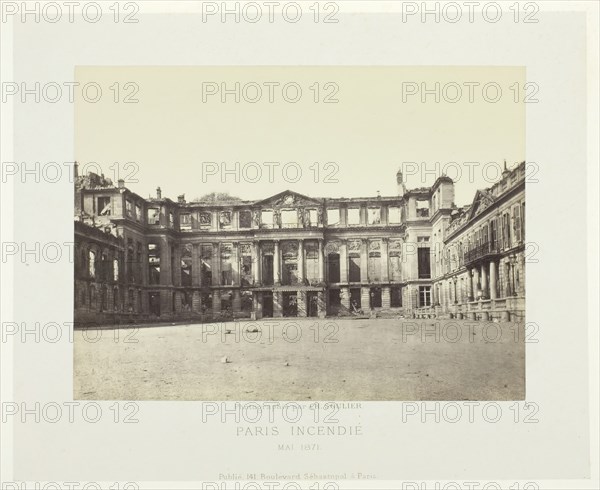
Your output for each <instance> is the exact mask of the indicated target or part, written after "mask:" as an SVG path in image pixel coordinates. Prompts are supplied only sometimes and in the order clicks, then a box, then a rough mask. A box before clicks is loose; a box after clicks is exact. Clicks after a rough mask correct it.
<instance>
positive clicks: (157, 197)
mask: <svg viewBox="0 0 600 490" xmlns="http://www.w3.org/2000/svg"><path fill="white" fill-rule="evenodd" d="M156 199H162V192H161V190H160V187H157V188H156Z"/></svg>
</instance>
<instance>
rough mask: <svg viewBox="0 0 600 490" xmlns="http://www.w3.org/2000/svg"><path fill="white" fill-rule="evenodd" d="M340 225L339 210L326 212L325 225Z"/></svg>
mask: <svg viewBox="0 0 600 490" xmlns="http://www.w3.org/2000/svg"><path fill="white" fill-rule="evenodd" d="M339 224H340V210H339V208H335V209H328V210H327V225H329V226H337V225H339Z"/></svg>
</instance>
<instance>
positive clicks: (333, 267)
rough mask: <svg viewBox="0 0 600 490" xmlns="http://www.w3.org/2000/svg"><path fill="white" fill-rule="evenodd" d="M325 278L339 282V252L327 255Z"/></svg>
mask: <svg viewBox="0 0 600 490" xmlns="http://www.w3.org/2000/svg"><path fill="white" fill-rule="evenodd" d="M327 280H328V281H329V282H333V283H337V282H340V254H337V253H330V254H328V255H327Z"/></svg>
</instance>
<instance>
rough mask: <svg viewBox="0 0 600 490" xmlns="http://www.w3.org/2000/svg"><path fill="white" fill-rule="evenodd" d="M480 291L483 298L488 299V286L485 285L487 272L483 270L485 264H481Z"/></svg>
mask: <svg viewBox="0 0 600 490" xmlns="http://www.w3.org/2000/svg"><path fill="white" fill-rule="evenodd" d="M481 291H482V292H483V297H484V298H487V297H489V295H488V285H487V272H486V270H485V264H481Z"/></svg>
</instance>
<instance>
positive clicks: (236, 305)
mask: <svg viewBox="0 0 600 490" xmlns="http://www.w3.org/2000/svg"><path fill="white" fill-rule="evenodd" d="M231 303H232V304H231V309H232V310H233V315H234V317H237V316H239V313H240V312H241V311H242V293H241V292H240V290H239V289H234V290H233V299H232V302H231Z"/></svg>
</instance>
